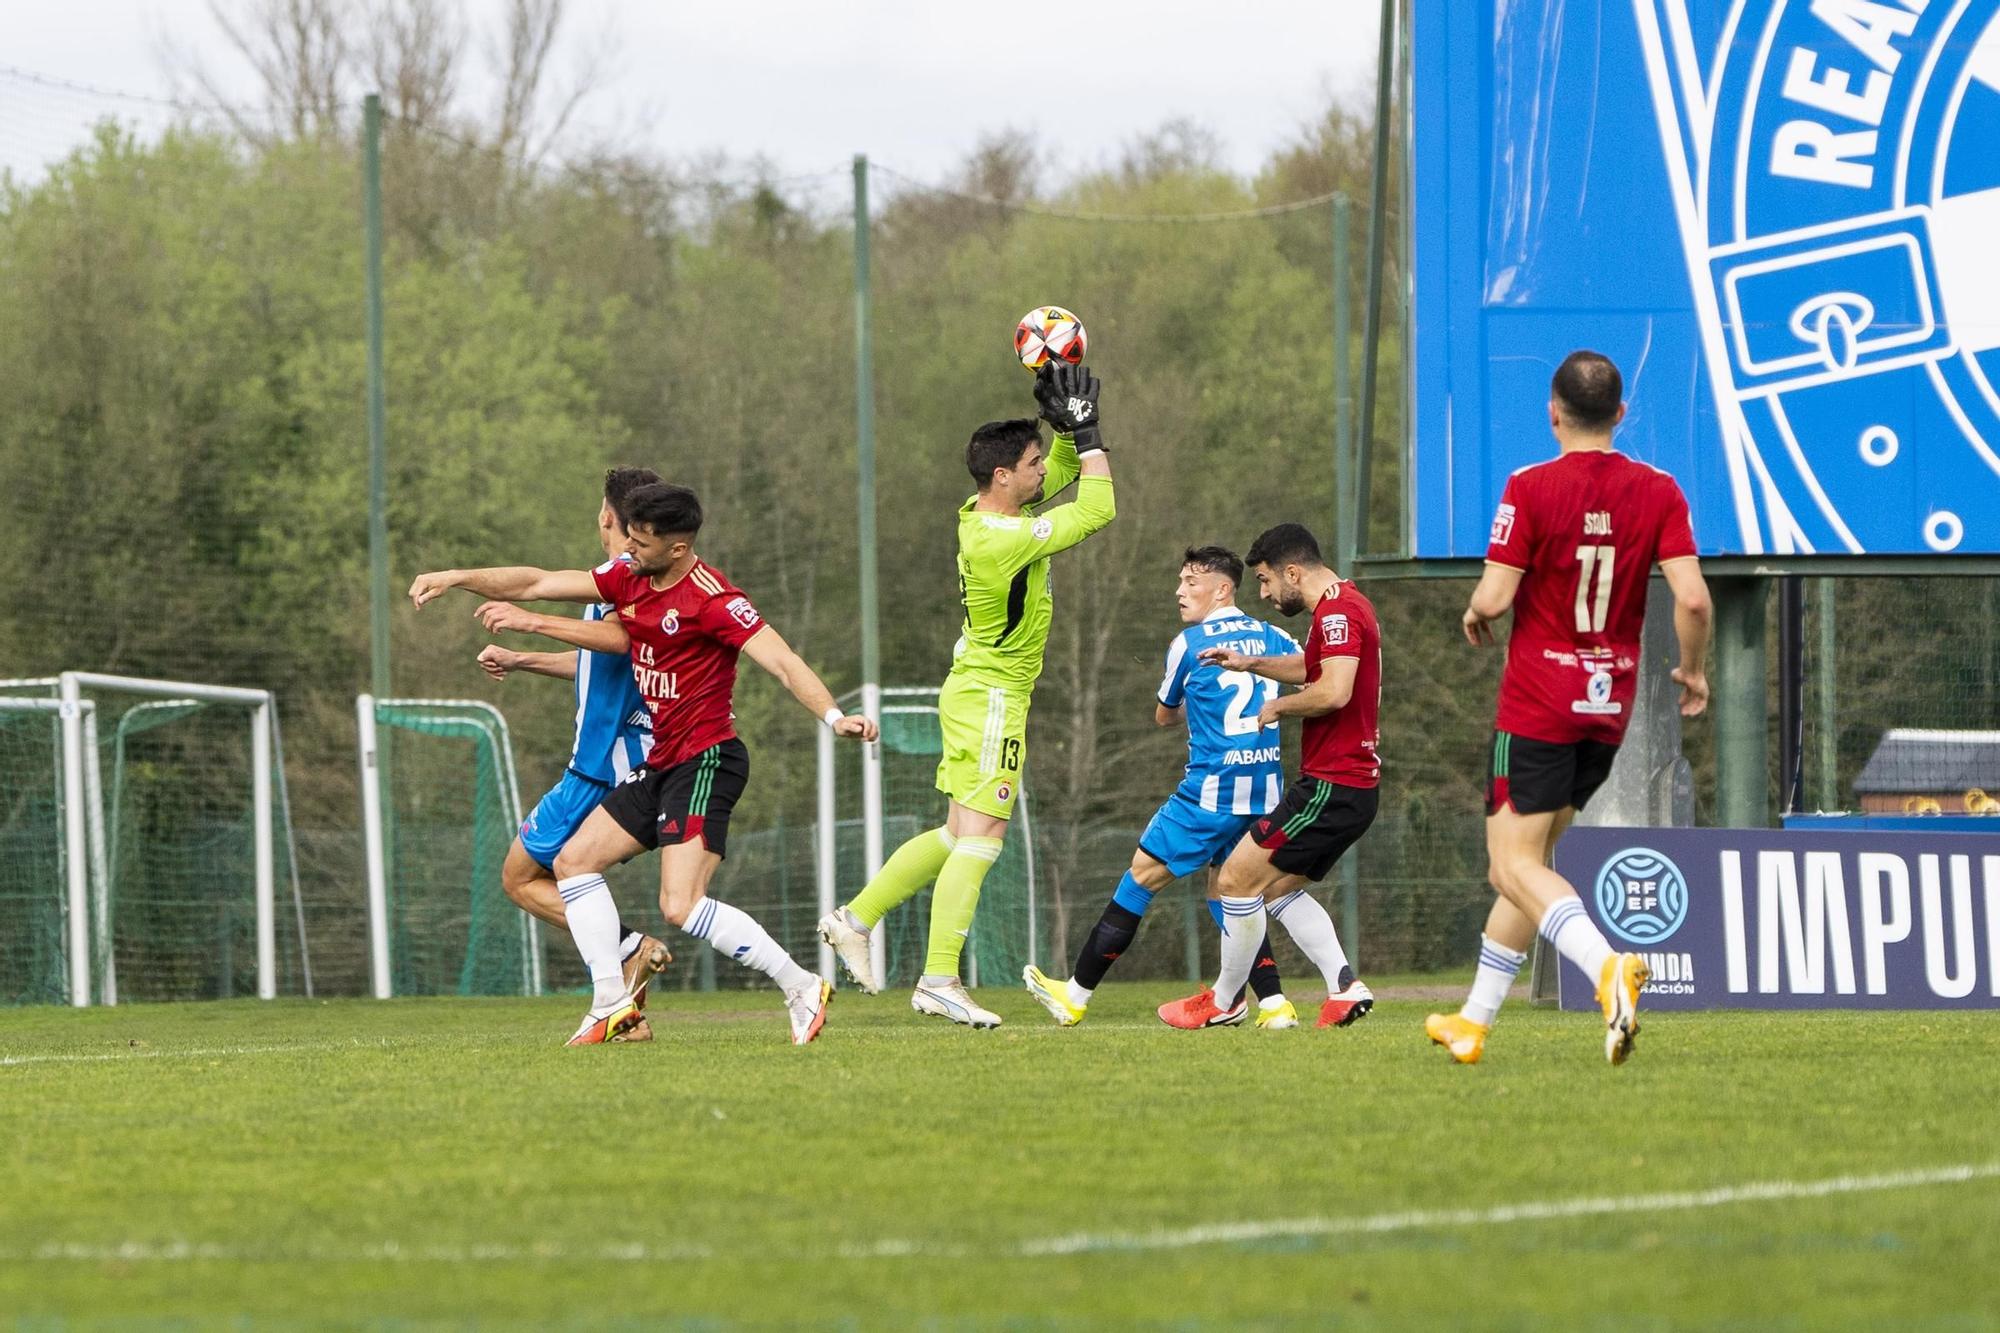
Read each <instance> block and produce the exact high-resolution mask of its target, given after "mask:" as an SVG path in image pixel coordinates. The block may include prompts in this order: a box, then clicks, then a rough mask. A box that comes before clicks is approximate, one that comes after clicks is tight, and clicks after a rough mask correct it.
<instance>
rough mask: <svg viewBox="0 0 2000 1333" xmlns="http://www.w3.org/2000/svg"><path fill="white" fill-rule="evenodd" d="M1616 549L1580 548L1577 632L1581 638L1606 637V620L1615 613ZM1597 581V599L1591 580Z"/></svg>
mask: <svg viewBox="0 0 2000 1333" xmlns="http://www.w3.org/2000/svg"><path fill="white" fill-rule="evenodd" d="M1613 555H1614V548H1612V547H1609V546H1579V547H1577V548H1576V564H1577V576H1576V632H1577V633H1578V634H1602V633H1603V632H1604V621H1605V617H1606V616H1608V615H1609V614H1610V611H1611V569H1612V566H1613V564H1614V563H1616V562H1615V561H1614V559H1613ZM1593 577H1595V579H1596V582H1597V587H1596V589H1595V593H1594V595H1593V591H1592V588H1591V580H1592V578H1593Z"/></svg>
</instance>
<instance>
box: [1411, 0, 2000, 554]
mask: <svg viewBox="0 0 2000 1333" xmlns="http://www.w3.org/2000/svg"><path fill="white" fill-rule="evenodd" d="M1410 31H1411V79H1412V89H1411V96H1412V116H1411V124H1412V130H1411V135H1412V140H1411V170H1412V175H1411V188H1412V197H1413V200H1414V204H1415V210H1414V223H1413V234H1412V243H1413V246H1414V251H1415V254H1414V264H1413V273H1412V280H1413V284H1414V292H1413V302H1414V317H1415V327H1414V332H1413V342H1412V346H1413V356H1412V373H1413V375H1414V377H1415V380H1414V403H1415V423H1414V429H1413V442H1412V447H1413V450H1414V453H1413V456H1412V460H1411V471H1410V478H1411V479H1410V494H1409V501H1410V504H1411V505H1412V508H1413V512H1412V513H1411V515H1410V518H1411V531H1412V533H1413V550H1414V554H1416V555H1417V556H1420V557H1432V558H1454V557H1457V558H1473V559H1477V558H1479V557H1480V556H1481V555H1483V554H1484V552H1485V549H1486V536H1487V529H1488V525H1489V523H1490V522H1491V521H1492V518H1493V513H1494V507H1495V505H1496V504H1497V502H1498V500H1499V497H1500V491H1501V487H1502V486H1503V485H1504V483H1505V482H1506V479H1507V475H1508V474H1509V473H1510V472H1512V471H1513V470H1515V469H1516V468H1519V467H1522V466H1524V465H1526V464H1529V463H1534V462H1539V461H1541V460H1542V459H1544V458H1547V457H1550V456H1552V455H1553V453H1554V451H1555V445H1554V442H1553V441H1552V440H1551V438H1550V435H1549V428H1548V422H1547V416H1546V405H1547V402H1548V384H1549V376H1550V374H1551V373H1552V372H1553V371H1554V369H1555V366H1556V365H1557V363H1558V362H1559V361H1560V360H1561V359H1562V357H1563V356H1564V355H1565V354H1566V353H1567V352H1569V351H1571V350H1573V349H1575V348H1578V347H1591V348H1595V349H1596V350H1598V351H1602V352H1605V353H1607V354H1608V355H1610V356H1611V358H1612V359H1613V360H1615V361H1616V362H1617V363H1618V364H1619V365H1620V367H1621V368H1622V369H1623V370H1624V372H1625V387H1626V398H1627V401H1628V403H1629V404H1630V412H1629V415H1628V416H1627V418H1626V424H1625V425H1624V427H1623V428H1622V429H1621V430H1620V432H1619V435H1618V445H1619V448H1621V449H1623V450H1624V451H1625V452H1626V453H1628V454H1630V455H1632V456H1633V457H1636V458H1639V459H1642V460H1644V461H1646V462H1649V463H1651V464H1653V465H1654V466H1656V467H1660V468H1663V469H1665V470H1666V471H1668V472H1671V473H1672V474H1673V475H1674V476H1675V478H1676V479H1678V480H1679V481H1680V483H1681V486H1682V489H1684V490H1685V491H1686V492H1687V495H1688V499H1689V501H1690V504H1691V506H1692V509H1693V513H1694V519H1695V540H1696V543H1697V544H1698V546H1699V547H1700V549H1701V552H1702V554H1704V555H1761V554H1790V553H1798V554H1820V555H1828V554H1831V555H1841V554H1856V555H1859V554H1870V555H1884V554H1917V555H1929V554H1933V553H1941V552H1944V553H1950V552H1955V553H1959V554H1973V553H1993V552H1996V551H2000V246H1996V245H1995V244H1994V238H1995V237H1996V236H1997V235H2000V0H1810V2H1809V0H1413V5H1412V11H1411V30H1410Z"/></svg>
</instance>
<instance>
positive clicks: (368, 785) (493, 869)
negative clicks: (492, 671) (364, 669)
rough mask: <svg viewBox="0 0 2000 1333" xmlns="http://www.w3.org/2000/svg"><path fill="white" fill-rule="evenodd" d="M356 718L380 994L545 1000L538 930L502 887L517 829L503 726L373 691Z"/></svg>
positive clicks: (456, 703) (488, 716)
mask: <svg viewBox="0 0 2000 1333" xmlns="http://www.w3.org/2000/svg"><path fill="white" fill-rule="evenodd" d="M355 713H356V720H357V722H358V724H359V727H360V732H361V783H362V806H363V824H364V829H365V832H366V835H367V837H366V842H367V856H368V881H369V883H368V891H369V892H368V896H369V926H370V944H371V954H372V960H373V961H372V968H371V971H372V974H373V983H374V993H375V994H376V995H377V996H378V997H381V998H385V999H386V998H387V997H389V996H391V995H539V994H541V992H542V948H541V935H540V931H539V930H538V929H537V926H536V922H535V920H534V918H533V917H530V916H529V915H528V914H527V913H525V912H523V911H521V909H520V908H518V907H516V906H515V905H514V904H513V903H512V902H511V901H509V900H508V898H507V896H506V894H505V893H504V892H503V891H502V889H501V887H500V870H501V865H502V863H503V862H504V861H505V860H506V857H507V848H508V846H509V845H510V844H511V843H512V842H513V840H514V834H515V832H516V831H517V830H518V829H519V828H520V826H521V789H520V784H519V781H518V779H517V778H516V776H515V772H514V747H513V741H512V738H511V737H510V736H509V734H508V731H507V720H506V718H505V717H503V716H502V715H501V713H500V710H499V709H497V708H495V707H494V706H493V705H492V704H489V703H483V702H480V701H478V700H464V699H376V698H374V697H373V696H371V695H366V694H364V695H362V696H360V697H359V698H358V699H357V700H356V701H355Z"/></svg>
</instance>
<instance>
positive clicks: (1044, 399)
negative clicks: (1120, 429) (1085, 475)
mask: <svg viewBox="0 0 2000 1333" xmlns="http://www.w3.org/2000/svg"><path fill="white" fill-rule="evenodd" d="M1101 388H1102V385H1100V384H1099V382H1098V379H1097V376H1095V375H1093V374H1091V373H1090V371H1089V370H1088V369H1086V368H1085V367H1083V366H1073V365H1071V364H1069V362H1067V361H1058V360H1055V359H1054V358H1050V359H1049V360H1048V361H1045V362H1043V363H1042V368H1041V369H1040V370H1039V371H1037V372H1036V373H1035V402H1036V403H1037V404H1038V405H1039V406H1040V407H1041V417H1042V420H1044V421H1046V422H1048V423H1049V425H1051V426H1053V427H1054V428H1055V432H1056V434H1058V435H1067V436H1069V437H1070V438H1071V439H1072V440H1074V441H1076V451H1077V453H1078V454H1087V453H1091V452H1092V451H1094V450H1101V449H1103V448H1104V437H1103V435H1102V433H1101V432H1100V431H1099V429H1098V426H1099V422H1098V415H1097V395H1098V392H1099V390H1100V389H1101Z"/></svg>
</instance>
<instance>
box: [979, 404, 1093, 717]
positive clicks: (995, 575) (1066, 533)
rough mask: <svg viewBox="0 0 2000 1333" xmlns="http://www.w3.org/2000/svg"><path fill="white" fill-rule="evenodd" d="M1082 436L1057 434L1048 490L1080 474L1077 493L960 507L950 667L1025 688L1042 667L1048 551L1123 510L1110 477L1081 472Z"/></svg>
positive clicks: (1069, 543) (1005, 685) (1046, 480)
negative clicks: (1008, 509)
mask: <svg viewBox="0 0 2000 1333" xmlns="http://www.w3.org/2000/svg"><path fill="white" fill-rule="evenodd" d="M1079 471H1080V464H1078V462H1077V457H1076V443H1075V441H1073V440H1071V439H1070V438H1069V437H1068V436H1067V435H1058V436H1056V437H1055V443H1054V444H1053V445H1051V446H1050V448H1049V461H1048V475H1047V476H1046V477H1045V478H1044V480H1043V482H1042V492H1043V494H1045V495H1054V494H1055V493H1057V492H1058V491H1060V490H1062V489H1063V488H1064V487H1065V486H1067V485H1069V484H1070V482H1072V481H1076V482H1077V488H1076V499H1074V500H1072V501H1071V502H1070V503H1068V504H1063V505H1057V506H1055V507H1054V508H1052V509H1049V510H1047V511H1045V512H1041V513H1037V512H1036V511H1035V509H1034V507H1033V506H1029V507H1028V508H1027V509H1025V510H1024V511H1023V512H1021V513H1019V514H1014V515H1007V514H992V513H985V512H982V511H981V510H979V509H977V508H976V507H975V506H976V505H977V504H978V502H979V497H978V496H974V497H973V498H972V499H970V500H967V501H966V502H965V503H964V504H963V505H961V506H959V510H958V587H959V595H960V597H961V598H962V599H963V600H964V602H965V630H964V632H963V633H962V634H960V635H959V639H958V645H957V646H956V647H955V648H954V649H953V650H952V661H951V669H952V671H953V672H954V673H958V674H962V675H966V676H969V677H971V678H972V679H974V680H977V681H980V682H981V683H983V684H986V685H997V686H1000V687H1002V688H1005V689H1016V690H1022V691H1027V690H1031V689H1033V688H1034V684H1035V679H1036V677H1038V676H1040V675H1041V674H1042V653H1043V650H1044V649H1046V648H1047V647H1048V643H1049V616H1050V596H1049V588H1050V577H1049V557H1050V556H1052V555H1054V554H1055V553H1056V552H1057V551H1066V550H1068V549H1069V548H1070V547H1072V546H1074V545H1076V544H1077V543H1078V542H1080V541H1082V540H1083V539H1084V538H1085V537H1088V536H1089V535H1090V534H1091V533H1093V532H1096V531H1097V530H1098V529H1099V528H1102V527H1103V526H1104V525H1105V524H1107V523H1109V522H1110V521H1111V520H1112V518H1113V517H1115V516H1116V514H1117V512H1118V506H1117V504H1116V502H1115V501H1114V499H1113V496H1112V491H1111V478H1109V477H1083V478H1082V479H1081V480H1079V479H1078V476H1077V474H1078V472H1079Z"/></svg>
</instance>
